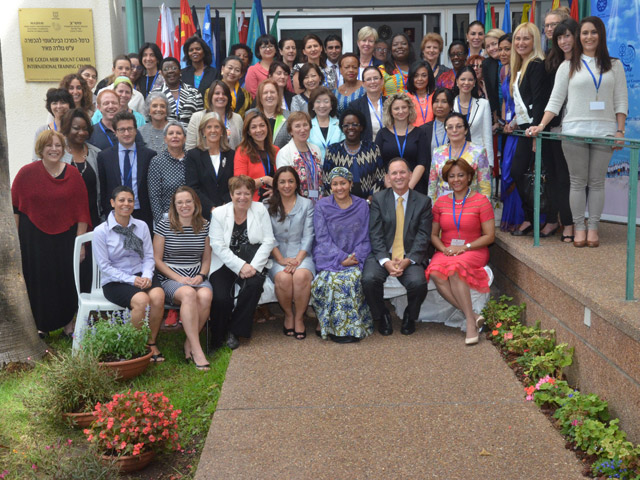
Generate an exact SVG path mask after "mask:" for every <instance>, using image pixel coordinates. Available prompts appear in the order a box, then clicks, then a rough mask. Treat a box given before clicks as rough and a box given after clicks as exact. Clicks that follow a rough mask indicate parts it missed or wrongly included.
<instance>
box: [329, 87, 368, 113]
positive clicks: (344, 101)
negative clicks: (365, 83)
mask: <svg viewBox="0 0 640 480" xmlns="http://www.w3.org/2000/svg"><path fill="white" fill-rule="evenodd" d="M333 94H334V95H335V96H336V99H337V100H338V117H340V115H341V114H342V112H344V111H345V110H346V109H347V108H349V104H350V103H351V102H353V101H354V100H357V99H359V98H360V97H364V96H365V95H366V94H367V91H366V90H365V89H364V87H360V88H359V89H358V90H356V91H355V92H353V93H352V94H351V95H343V94H341V93H340V92H339V91H338V89H337V88H336V89H335V90H334V91H333Z"/></svg>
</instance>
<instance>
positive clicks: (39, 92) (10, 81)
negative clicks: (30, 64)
mask: <svg viewBox="0 0 640 480" xmlns="http://www.w3.org/2000/svg"><path fill="white" fill-rule="evenodd" d="M123 1H124V0H84V1H83V2H81V4H79V3H78V2H77V1H74V0H55V2H54V3H55V5H52V2H51V1H47V0H22V1H20V2H14V4H13V5H14V6H12V7H7V8H5V9H4V10H3V15H2V17H1V18H0V48H2V74H3V76H4V85H5V102H6V108H7V136H8V141H9V171H10V173H11V179H13V178H14V177H15V175H16V173H18V170H19V169H20V168H21V167H22V166H24V165H25V164H27V163H28V162H30V161H31V156H32V152H33V144H34V133H35V130H36V129H37V128H38V127H39V126H41V125H43V124H44V123H45V122H46V120H47V115H48V113H47V110H46V108H45V94H46V91H47V90H48V89H49V88H51V87H56V86H57V85H58V84H57V83H46V82H26V81H25V79H24V69H23V66H22V49H21V45H20V29H19V22H18V8H54V7H55V8H79V7H81V8H91V9H92V11H93V38H94V43H95V45H96V48H95V55H96V66H97V68H98V75H99V76H100V77H104V76H106V75H107V74H108V73H110V72H111V62H112V60H113V57H114V56H115V55H118V54H119V53H120V52H122V51H123V50H124V34H123V25H124V24H125V19H124V17H123V14H122V12H123V10H122V4H123ZM16 3H18V5H16Z"/></svg>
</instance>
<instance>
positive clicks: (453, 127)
mask: <svg viewBox="0 0 640 480" xmlns="http://www.w3.org/2000/svg"><path fill="white" fill-rule="evenodd" d="M444 129H445V130H447V131H449V132H452V131H454V130H464V125H447V126H446V127H444Z"/></svg>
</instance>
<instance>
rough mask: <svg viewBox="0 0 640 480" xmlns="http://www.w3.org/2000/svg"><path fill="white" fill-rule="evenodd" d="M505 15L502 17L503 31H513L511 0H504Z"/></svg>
mask: <svg viewBox="0 0 640 480" xmlns="http://www.w3.org/2000/svg"><path fill="white" fill-rule="evenodd" d="M503 15H504V17H503V18H502V31H503V32H504V33H511V4H510V0H505V2H504V13H503Z"/></svg>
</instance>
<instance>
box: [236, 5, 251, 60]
mask: <svg viewBox="0 0 640 480" xmlns="http://www.w3.org/2000/svg"><path fill="white" fill-rule="evenodd" d="M248 34H249V19H248V18H247V17H245V15H244V10H243V11H242V12H240V20H238V38H239V39H240V43H244V44H245V45H246V44H247V35H248ZM251 50H252V51H253V47H251Z"/></svg>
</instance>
